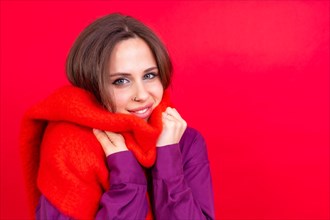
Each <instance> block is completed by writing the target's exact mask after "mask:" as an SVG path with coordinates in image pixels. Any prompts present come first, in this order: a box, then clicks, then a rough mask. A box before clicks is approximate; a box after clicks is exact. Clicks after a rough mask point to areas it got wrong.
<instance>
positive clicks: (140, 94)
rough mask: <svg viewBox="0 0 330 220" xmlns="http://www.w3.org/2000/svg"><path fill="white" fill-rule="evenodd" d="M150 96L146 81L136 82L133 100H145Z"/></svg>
mask: <svg viewBox="0 0 330 220" xmlns="http://www.w3.org/2000/svg"><path fill="white" fill-rule="evenodd" d="M148 97H149V92H148V87H147V85H145V84H144V83H136V84H135V94H134V97H133V98H132V100H134V101H137V102H143V101H145V100H147V99H148Z"/></svg>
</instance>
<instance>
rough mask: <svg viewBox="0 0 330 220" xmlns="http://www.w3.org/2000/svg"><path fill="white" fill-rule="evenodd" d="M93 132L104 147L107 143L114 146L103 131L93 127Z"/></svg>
mask: <svg viewBox="0 0 330 220" xmlns="http://www.w3.org/2000/svg"><path fill="white" fill-rule="evenodd" d="M93 133H94V135H95V137H96V139H97V140H98V141H99V142H100V144H101V146H102V147H103V148H106V146H109V145H110V146H114V145H113V144H112V143H111V141H110V140H109V138H108V136H107V134H106V133H105V132H104V131H101V130H99V129H95V128H94V129H93Z"/></svg>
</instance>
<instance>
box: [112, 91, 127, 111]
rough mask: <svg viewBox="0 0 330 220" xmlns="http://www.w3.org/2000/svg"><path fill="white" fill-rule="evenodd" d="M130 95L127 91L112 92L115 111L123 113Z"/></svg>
mask: <svg viewBox="0 0 330 220" xmlns="http://www.w3.org/2000/svg"><path fill="white" fill-rule="evenodd" d="M130 98H131V96H130V95H129V93H128V92H118V91H114V93H113V103H114V107H115V112H118V113H123V112H125V109H126V107H127V105H128V103H129V102H130Z"/></svg>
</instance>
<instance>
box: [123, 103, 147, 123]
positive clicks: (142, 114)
mask: <svg viewBox="0 0 330 220" xmlns="http://www.w3.org/2000/svg"><path fill="white" fill-rule="evenodd" d="M128 111H129V112H130V113H131V114H132V115H135V116H137V117H139V118H142V119H148V118H149V117H150V115H151V113H152V104H149V105H147V106H143V107H139V108H135V109H131V110H128Z"/></svg>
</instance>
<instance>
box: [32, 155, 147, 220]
mask: <svg viewBox="0 0 330 220" xmlns="http://www.w3.org/2000/svg"><path fill="white" fill-rule="evenodd" d="M107 163H108V167H109V169H110V186H111V187H110V189H109V190H108V191H107V192H105V193H104V194H103V195H102V197H101V201H100V209H99V210H98V212H97V214H96V219H100V220H101V219H102V220H103V219H115V218H116V219H145V217H146V215H147V211H148V203H147V197H146V195H147V194H146V193H147V182H146V177H145V174H144V171H143V169H142V167H141V166H140V165H139V164H138V162H137V161H136V159H135V157H134V156H133V154H132V153H131V152H130V151H124V152H120V153H116V154H112V155H110V156H108V157H107ZM36 219H40V220H42V219H56V220H69V219H74V218H70V217H68V216H66V215H65V214H64V213H62V212H61V211H60V210H58V209H56V208H55V207H54V206H53V205H52V204H51V203H50V202H49V201H48V200H47V199H46V198H45V197H44V196H41V198H40V201H39V205H38V207H37V210H36Z"/></svg>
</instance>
